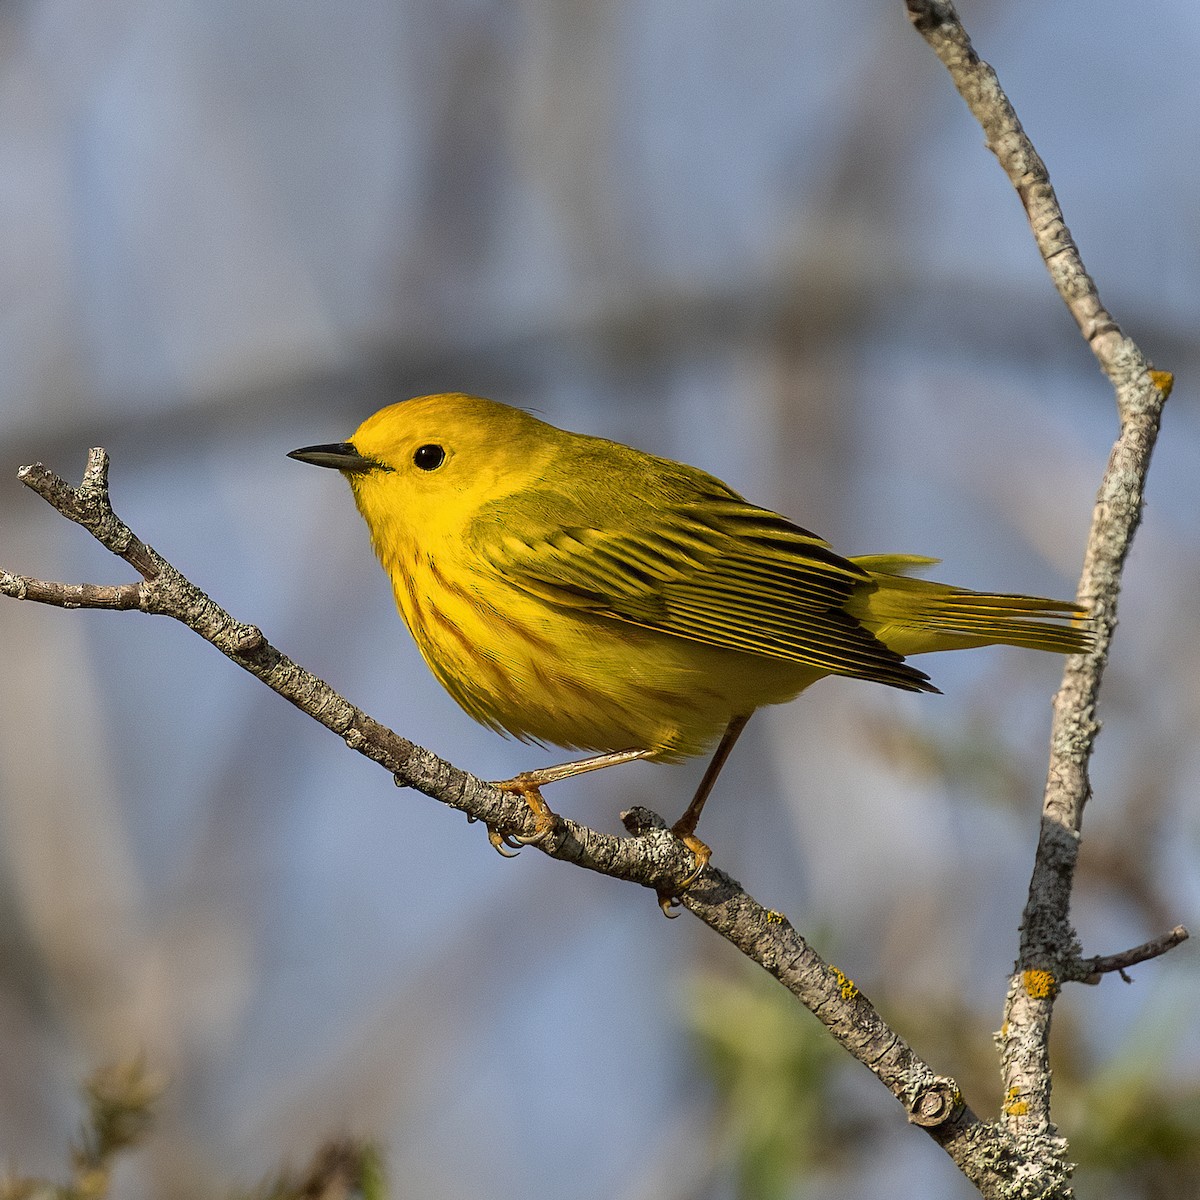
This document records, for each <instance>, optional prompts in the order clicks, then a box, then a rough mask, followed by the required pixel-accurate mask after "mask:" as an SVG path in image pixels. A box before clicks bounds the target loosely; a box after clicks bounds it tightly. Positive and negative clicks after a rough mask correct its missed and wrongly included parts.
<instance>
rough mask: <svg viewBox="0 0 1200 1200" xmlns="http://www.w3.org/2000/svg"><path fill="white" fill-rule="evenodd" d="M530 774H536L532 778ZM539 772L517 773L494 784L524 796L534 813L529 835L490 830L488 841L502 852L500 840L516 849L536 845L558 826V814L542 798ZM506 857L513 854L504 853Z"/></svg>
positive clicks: (501, 788) (502, 789)
mask: <svg viewBox="0 0 1200 1200" xmlns="http://www.w3.org/2000/svg"><path fill="white" fill-rule="evenodd" d="M529 775H533V776H535V778H534V779H530V778H529ZM536 776H537V772H529V774H528V775H526V774H522V775H515V776H513V778H512V779H501V780H498V781H497V782H496V783H494V784H492V786H493V787H496V788H499V789H500V791H502V792H511V793H512V794H513V795H517V796H524V797H525V803H526V804H528V805H529V811H530V812H532V813H533V832H532V833H531V834H529V835H528V836H525V835H521V834H515V835H513V836H512V837H507V836H504V835H502V834H499V833H496V832H495V831H494V830H489V832H488V841H489V842H491V843H492V845H493V846H495V847H496V849H497V850H498V851H499V852H500V853H501V854H504V851H503V850H502V849H501V847H500V846H499V845H497V843H498V842H502V843H503V844H504V845H506V846H509V847H512V848H513V849H516V848H517V847H519V846H536V845H538V844H539V843H540V842H544V841H545V840H546V838H547V837H548V836H549V835H550V834H551V833H553V832H554V830H555V829H556V828H557V827H558V814H557V813H556V812H555V811H554V810H553V809H552V808H551V807H550V805H548V804H547V803H546V801H545V800H544V799H542V793H541V790H540V788H539V786H538V784H539V782H540V781H539V780H538V779H537V778H536ZM504 857H505V858H511V857H512V855H510V854H504Z"/></svg>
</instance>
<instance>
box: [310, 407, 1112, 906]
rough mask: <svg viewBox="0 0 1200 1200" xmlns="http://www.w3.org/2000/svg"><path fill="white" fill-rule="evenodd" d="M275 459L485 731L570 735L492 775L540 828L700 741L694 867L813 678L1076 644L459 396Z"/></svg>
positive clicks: (902, 567)
mask: <svg viewBox="0 0 1200 1200" xmlns="http://www.w3.org/2000/svg"><path fill="white" fill-rule="evenodd" d="M289 457H291V458H293V459H296V460H298V461H300V462H304V463H309V464H312V465H315V466H319V467H328V468H332V469H334V470H337V471H339V472H341V474H342V475H343V476H344V477H345V478H346V479H347V481H348V482H349V484H350V490H351V492H352V494H353V497H354V501H355V504H356V505H357V508H358V511H359V513H360V514H361V515H362V517H363V519H364V520H365V522H366V525H367V529H368V531H369V533H370V538H371V542H372V545H373V547H374V550H375V553H376V555H377V557H378V559H379V562H380V564H381V565H382V567H383V569H384V571H385V572H386V574H387V576H388V578H389V579H390V581H391V585H392V590H393V592H394V595H395V599H396V605H397V608H398V609H399V612H400V615H401V616H402V617H403V619H404V622H405V624H406V625H407V626H408V629H409V631H410V632H411V634H412V636H413V638H414V640H415V641H416V644H417V646H418V648H419V649H420V651H421V654H422V656H423V658H424V659H425V662H426V663H427V664H428V666H429V668H430V670H431V671H432V672H433V674H434V676H435V677H436V678H437V679H438V681H439V682H440V683H441V684H442V686H443V687H444V688H445V689H446V691H447V692H449V693H450V695H451V696H452V697H453V698H454V699H455V700H456V701H457V702H458V704H459V705H461V706H462V708H463V709H464V710H465V711H466V712H467V713H469V714H470V716H472V717H473V718H474V719H475V720H477V721H479V722H481V723H482V724H483V725H485V726H488V727H489V728H491V729H493V730H496V731H498V732H500V733H503V734H507V735H510V736H513V737H515V738H518V739H520V740H522V741H527V742H533V743H537V744H541V745H546V744H550V745H555V746H560V747H564V748H566V749H569V750H575V751H588V752H590V753H589V755H588V756H587V757H585V758H582V759H576V760H573V761H570V762H564V763H560V764H558V765H556V766H551V767H544V768H540V769H536V770H531V771H525V772H522V773H521V774H519V775H517V776H515V777H514V778H513V779H507V780H502V781H500V782H499V783H498V784H497V785H496V786H498V787H500V788H501V789H503V790H505V791H508V792H510V793H516V794H520V795H522V796H524V797H525V800H526V802H527V803H528V805H529V807H530V809H531V810H532V812H533V816H534V832H533V834H532V835H530V836H528V837H522V838H518V839H516V841H515V842H514V841H513V840H512V839H510V838H508V837H505V836H502V835H501V834H499V833H498V832H497V831H496V830H495V829H489V831H488V832H489V839H490V840H491V842H492V844H493V845H494V846H495V848H496V849H497V850H499V851H500V853H502V854H504V853H506V850H505V846H509V847H514V848H515V846H516V845H518V844H524V843H529V842H538V841H541V840H544V838H545V837H546V836H547V834H548V833H549V832H550V831H551V830H552V829H553V828H554V827H555V826H556V824H557V816H556V814H555V813H554V812H553V810H551V809H550V807H549V805H548V804H547V803H546V801H545V799H544V797H543V796H542V794H541V788H542V787H543V786H545V785H547V784H550V783H554V782H558V781H560V780H563V779H567V778H570V777H571V776H574V775H579V774H582V773H583V772H586V771H594V770H597V769H600V768H604V767H609V766H613V765H616V764H619V763H625V762H630V761H634V760H638V759H647V760H652V761H658V762H674V761H679V760H682V759H686V758H689V757H692V756H695V755H699V754H702V753H705V752H711V758H710V760H709V763H708V767H707V769H706V771H705V773H704V776H703V778H702V780H701V782H700V785H699V787H698V788H697V790H696V793H695V795H694V796H693V798H692V800H691V802H690V803H689V805H688V806H687V808H686V810H685V811H684V813H683V815H682V816H681V817H680V818H679V820H678V821H676V822H675V824H674V825H673V826H672V827H671V830H672V832H673V833H674V834H675V835H676V836H677V837H679V838H680V839H682V841H683V842H684V843H685V844H686V845H687V847H688V848H689V849H690V850H691V851H692V853H693V855H694V856H695V859H694V861H695V866H694V868H693V869H692V870H691V871H690V873H689V874H688V875H687V877H686V878H685V879H683V880H682V881H681V882H680V884H679V885H678V890H679V891H683V890H685V889H686V888H688V887H689V886H691V884H692V883H693V882H694V880H695V879H696V878H697V876H698V875H699V874H700V873H701V872H702V871H703V870H704V868H705V866H706V865H707V863H708V861H709V857H710V854H711V850H710V848H709V847H708V846H707V845H706V844H705V843H704V842H702V841H701V840H700V838H699V837H698V836H697V834H696V829H697V825H698V822H699V820H700V813H701V810H702V809H703V807H704V804H705V802H706V800H707V799H708V797H709V794H710V793H711V791H712V789H713V786H714V784H715V783H716V781H717V777H718V775H719V774H720V771H721V768H722V767H723V765H724V764H725V761H726V759H727V758H728V757H729V753H730V751H731V750H732V749H733V747H734V743H735V742H736V741H737V739H738V736H739V734H740V733H741V732H742V730H743V729H744V728H745V726H746V722H747V721H748V720H749V719H750V717H751V716H752V715H753V713H754V712H755V711H756V710H757V709H759V708H762V707H764V706H766V705H771V704H780V703H784V702H786V701H788V700H791V699H793V698H794V697H795V696H797V695H799V693H800V692H802V691H804V690H805V689H806V688H808V687H809V686H811V685H812V684H813V683H815V682H816V681H817V680H819V679H821V678H823V677H825V676H827V675H842V676H850V677H852V678H855V679H863V680H869V681H872V682H875V683H880V684H884V685H886V686H888V687H893V688H899V689H901V690H904V691H909V692H937V691H938V689H937V688H936V687H935V686H934V685H933V683H932V682H931V680H930V677H929V676H928V675H927V674H926V673H925V672H924V671H922V670H920V669H919V668H917V667H915V666H913V665H912V664H911V663H910V662H908V661H907V659H908V658H909V656H911V655H914V654H924V653H927V652H931V651H939V650H957V649H970V648H973V647H979V646H987V645H993V644H1005V645H1012V646H1023V647H1029V648H1033V649H1038V650H1047V651H1054V652H1058V653H1062V654H1077V653H1085V652H1087V651H1088V650H1089V649H1090V648H1091V646H1092V641H1093V638H1092V634H1091V632H1090V629H1089V627H1088V622H1087V613H1086V611H1085V609H1083V608H1082V607H1081V606H1080V605H1078V604H1075V603H1072V602H1069V601H1059V600H1049V599H1043V598H1041V597H1037V596H1025V595H1012V594H1005V593H991V592H975V591H969V590H967V589H965V588H958V587H952V586H950V585H948V584H942V583H935V582H932V581H929V580H926V579H923V578H920V577H918V576H916V575H915V574H914V572H916V571H919V570H921V569H923V568H926V567H929V566H931V565H933V564H934V563H935V562H937V561H938V560H937V559H933V558H927V557H923V556H919V555H911V554H872V555H859V556H855V557H846V556H843V555H841V554H839V553H838V552H837V551H835V550H834V549H833V547H832V546H831V545H830V544H829V543H828V542H827V541H825V540H824V539H822V538H820V537H818V536H817V535H816V534H814V533H811V532H810V531H809V530H807V529H805V528H803V527H801V526H800V525H797V524H795V523H794V522H793V521H791V520H789V519H788V518H787V517H785V516H782V515H780V514H779V513H777V512H773V511H772V510H771V509H768V508H763V507H760V506H759V505H756V504H753V503H751V502H750V501H748V500H746V499H745V498H744V497H743V496H741V495H740V494H739V493H738V492H736V491H734V490H733V489H732V488H731V487H729V486H728V485H726V484H725V483H722V482H721V481H720V480H719V479H717V478H716V477H715V476H713V475H710V474H708V473H707V472H705V471H702V470H700V469H698V468H696V467H692V466H688V465H687V464H685V463H680V462H675V461H672V460H670V459H666V458H660V457H657V456H655V455H652V454H648V453H646V452H644V451H642V450H638V449H635V448H633V447H631V446H627V445H624V444H622V443H620V442H615V441H609V440H607V439H605V438H600V437H594V436H591V435H587V434H582V433H573V432H570V431H568V430H565V429H560V428H558V427H556V426H554V425H551V424H548V423H547V422H545V421H542V420H540V419H539V418H538V417H535V416H533V415H532V414H531V413H529V412H526V411H525V410H523V409H521V408H517V407H513V406H510V405H507V404H503V403H500V402H498V401H494V400H488V399H484V398H483V397H480V396H472V395H467V394H465V393H461V392H450V393H440V394H437V395H428V396H418V397H414V398H413V399H409V400H402V401H400V402H398V403H394V404H390V405H388V406H387V407H385V408H382V409H380V410H379V411H378V412H376V413H374V414H373V415H372V416H370V417H368V418H367V419H366V420H365V421H363V423H362V424H361V425H360V426H359V427H358V428H357V429H356V430H355V431H354V433H353V434H352V435H351V437H350V439H349V440H348V441H345V442H335V443H327V444H323V445H315V446H305V447H301V448H300V449H298V450H293V451H291V452H290V454H289Z"/></svg>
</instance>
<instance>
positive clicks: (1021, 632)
mask: <svg viewBox="0 0 1200 1200" xmlns="http://www.w3.org/2000/svg"><path fill="white" fill-rule="evenodd" d="M851 561H852V562H854V563H855V564H856V565H857V566H859V567H861V568H862V569H863V570H864V571H866V572H867V574H868V575H869V576H870V580H871V583H870V584H868V585H864V586H863V587H862V588H860V589H858V590H857V591H856V592H855V594H854V596H853V597H852V599H851V600H850V602H849V603H848V604H847V605H846V608H847V611H848V612H850V613H851V614H852V615H853V616H854V617H856V618H857V619H858V620H860V621H861V622H862V623H863V624H864V625H865V626H866V627H867V628H868V629H870V630H871V632H872V633H873V634H874V635H875V636H876V637H877V638H878V639H879V640H880V641H881V642H883V644H884V645H885V646H887V647H888V648H889V649H891V650H894V651H896V653H898V654H903V655H909V654H926V653H929V652H931V651H934V650H966V649H970V648H972V647H974V646H992V645H1005V646H1026V647H1029V648H1030V649H1032V650H1050V651H1054V652H1055V653H1058V654H1082V653H1086V652H1087V651H1088V650H1090V649H1091V648H1092V645H1093V643H1094V640H1095V639H1094V635H1093V633H1092V631H1091V629H1090V628H1089V627H1088V624H1087V611H1086V610H1085V609H1083V608H1082V607H1080V606H1079V605H1078V604H1074V603H1072V602H1070V601H1067V600H1045V599H1043V598H1042V597H1040V596H1013V595H1006V594H1004V593H992V592H971V591H968V590H967V589H966V588H957V587H951V586H950V585H948V584H945V583H934V582H933V581H932V580H927V579H914V578H912V577H911V576H910V575H909V574H908V572H910V571H913V570H917V569H919V568H921V567H925V566H929V565H930V564H932V563H935V562H937V559H935V558H919V557H917V556H915V555H908V554H870V555H863V556H862V557H860V558H855V559H852V560H851ZM872 585H873V586H872Z"/></svg>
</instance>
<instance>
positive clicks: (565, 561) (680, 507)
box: [489, 493, 936, 691]
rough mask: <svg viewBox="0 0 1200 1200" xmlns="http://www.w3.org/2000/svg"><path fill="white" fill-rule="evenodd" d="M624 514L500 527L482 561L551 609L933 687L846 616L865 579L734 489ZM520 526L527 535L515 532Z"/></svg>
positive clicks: (806, 534) (906, 685)
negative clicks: (603, 523) (647, 514)
mask: <svg viewBox="0 0 1200 1200" xmlns="http://www.w3.org/2000/svg"><path fill="white" fill-rule="evenodd" d="M630 515H631V514H630V513H629V512H628V510H627V511H626V513H625V514H624V517H625V519H624V520H621V519H620V518H619V515H618V514H614V520H613V524H614V525H615V526H617V527H615V528H607V527H606V528H601V527H598V523H597V522H594V521H593V522H592V523H589V524H582V523H581V524H568V525H557V526H556V525H547V524H545V523H543V522H541V521H530V520H528V519H524V520H521V521H513V522H511V523H509V525H508V528H509V530H512V529H514V528H517V529H520V530H522V533H521V534H518V533H514V532H509V533H506V534H505V535H504V536H502V537H501V538H500V539H496V540H493V541H492V542H491V546H490V547H489V551H490V552H489V557H490V559H491V562H492V566H493V567H494V569H495V570H497V571H498V572H499V573H500V574H501V575H502V576H503V577H504V578H505V579H506V580H507V581H508V582H509V583H510V584H512V585H514V586H516V587H519V588H521V589H523V590H524V591H526V592H528V593H530V594H532V595H535V596H537V597H538V598H539V599H541V600H543V601H546V602H548V603H550V604H553V605H557V606H560V607H564V608H568V609H573V610H575V611H586V612H590V613H594V614H596V615H598V616H603V617H607V618H610V619H612V620H616V621H624V622H627V623H629V624H633V625H639V626H642V627H644V628H647V629H655V630H658V631H660V632H662V633H668V634H672V635H674V636H676V637H681V638H688V639H690V640H692V641H696V642H703V643H706V644H707V645H710V646H720V647H723V648H725V649H729V650H738V651H742V652H744V653H749V654H759V655H765V656H768V657H772V658H780V659H785V660H788V661H791V662H796V663H803V664H805V665H807V666H813V667H817V668H820V669H822V670H826V671H830V672H833V673H836V674H839V675H852V676H857V677H859V678H863V679H872V680H876V681H877V682H879V683H886V684H890V685H891V686H893V687H899V688H904V689H906V690H909V691H935V690H936V689H935V688H934V687H933V686H932V685H931V684H930V683H929V681H928V676H927V675H925V674H924V672H922V671H919V670H917V669H916V668H915V667H912V666H910V665H909V664H907V663H906V662H905V661H904V660H903V658H902V657H901V656H900V655H899V654H896V653H895V652H894V651H892V650H889V649H888V648H887V646H885V645H884V644H883V643H882V642H880V641H879V640H878V639H877V638H875V637H874V635H873V634H872V633H871V632H870V631H869V630H868V629H866V628H865V627H864V626H863V625H862V624H860V623H859V622H858V620H856V619H855V618H854V617H852V616H851V615H850V614H849V613H847V612H846V610H845V606H846V602H847V600H848V599H849V597H850V595H851V593H852V592H853V590H854V589H855V588H856V587H858V586H860V585H862V584H868V586H869V577H868V575H867V573H866V572H865V571H864V570H863V569H862V568H860V567H858V566H856V565H855V564H854V563H852V562H850V561H849V560H848V559H845V558H842V557H841V556H840V555H838V554H836V553H834V551H833V550H832V549H830V547H829V545H828V543H826V542H824V541H823V540H822V539H820V538H818V537H816V536H815V535H814V534H811V533H809V532H808V531H807V530H804V529H801V528H800V527H799V526H797V525H793V524H792V523H791V522H790V521H788V520H787V519H786V518H784V517H781V516H779V515H778V514H777V513H773V512H769V511H768V510H766V509H762V508H758V507H756V506H755V505H752V504H749V503H747V502H746V501H745V500H743V499H742V498H741V497H739V496H737V495H736V494H734V493H714V494H704V495H702V496H698V497H695V498H689V499H686V500H680V499H672V500H670V501H667V502H662V500H661V498H660V502H659V503H657V504H656V505H655V506H654V508H653V519H652V520H644V521H641V522H638V521H637V520H636V519H630ZM524 516H525V517H526V518H528V516H529V514H528V513H527V514H524ZM530 525H532V526H533V527H534V528H536V529H537V532H536V533H533V534H531V533H527V532H524V530H525V528H526V526H530ZM643 525H644V526H645V527H644V528H643V527H642V526H643ZM635 526H636V527H635Z"/></svg>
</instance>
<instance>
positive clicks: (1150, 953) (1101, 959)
mask: <svg viewBox="0 0 1200 1200" xmlns="http://www.w3.org/2000/svg"><path fill="white" fill-rule="evenodd" d="M1190 936H1191V935H1190V934H1189V933H1188V931H1187V930H1186V929H1185V928H1184V927H1183V926H1182V925H1176V926H1175V928H1174V929H1168V930H1167V932H1166V933H1160V934H1159V935H1158V937H1156V938H1151V939H1150V941H1148V942H1143V943H1142V944H1141V945H1140V946H1134V948H1133V949H1132V950H1124V951H1122V952H1121V953H1120V954H1097V955H1096V956H1095V957H1094V958H1085V959H1082V960H1080V963H1079V967H1080V969H1081V974H1080V975H1079V977H1078V978H1079V982H1080V983H1099V982H1100V980H1101V979H1103V978H1104V976H1105V975H1111V974H1112V973H1113V972H1114V971H1115V972H1116V973H1117V974H1118V975H1120V976H1121V978H1122V979H1123V980H1125V982H1126V983H1132V982H1133V979H1132V978H1131V977H1130V976H1129V975H1127V974H1126V971H1127V969H1128V968H1129V967H1136V966H1137V965H1138V963H1143V962H1149V961H1150V959H1152V958H1158V957H1159V956H1160V955H1163V954H1166V953H1167V951H1168V950H1174V949H1175V947H1176V946H1178V945H1179V944H1180V942H1186V941H1187V940H1188V938H1189V937H1190Z"/></svg>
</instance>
